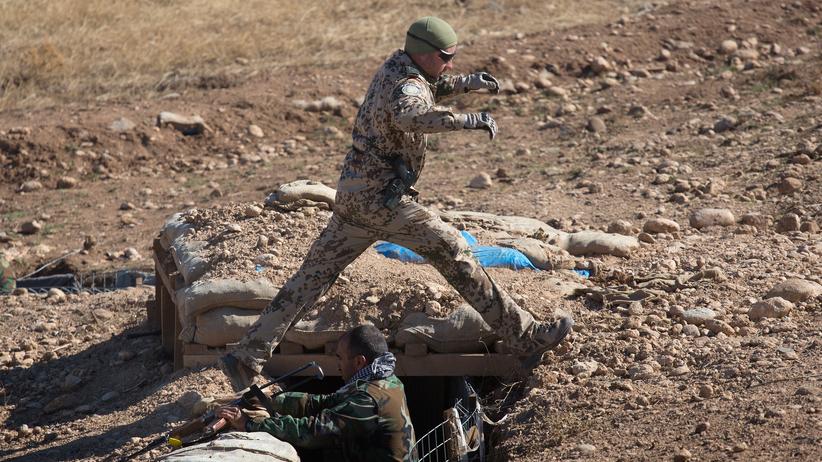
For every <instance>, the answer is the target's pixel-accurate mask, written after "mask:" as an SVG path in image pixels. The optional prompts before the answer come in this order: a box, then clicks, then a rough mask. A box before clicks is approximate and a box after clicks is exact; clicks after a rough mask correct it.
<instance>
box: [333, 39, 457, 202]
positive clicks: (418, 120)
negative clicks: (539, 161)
mask: <svg viewBox="0 0 822 462" xmlns="http://www.w3.org/2000/svg"><path fill="white" fill-rule="evenodd" d="M466 81H467V79H466V77H465V76H462V75H453V76H448V75H445V76H442V77H440V79H439V80H438V81H437V82H435V83H431V82H429V81H428V80H427V79H426V77H425V75H424V74H423V72H422V71H421V70H420V69H419V68H417V67H416V65H415V64H414V62H413V61H412V60H411V58H410V57H409V56H408V55H407V54H406V53H405V52H404V51H402V50H398V51H396V52H395V53H394V54H392V55H391V56H390V57H389V58H388V59H387V60H386V61H385V63H383V65H382V66H381V67H380V68H379V70H377V73H376V75H375V76H374V79H373V80H372V81H371V84H370V86H369V87H368V92H367V93H366V95H365V99H364V101H363V103H362V105H361V106H360V109H359V112H358V113H357V118H356V120H355V121H354V128H353V131H352V145H353V147H354V149H353V150H352V151H351V152H349V153H348V156H346V159H345V162H344V164H343V168H342V173H341V174H340V181H339V183H338V185H337V191H338V194H337V203H338V204H341V205H342V209H343V210H345V209H346V208H347V207H348V206H355V205H357V203H358V202H362V201H363V200H369V199H370V200H372V201H373V199H374V198H376V197H377V196H378V195H379V193H380V192H381V191H382V190H383V189H384V188H385V186H386V184H388V182H389V181H390V180H391V179H392V178H394V177H395V173H394V171H393V170H392V168H391V166H390V164H389V162H387V161H385V160H388V159H392V158H395V157H400V158H402V160H404V161H405V163H406V165H408V167H410V168H411V170H412V171H413V172H414V173H415V174H416V177H417V178H419V174H420V172H421V171H422V168H423V166H424V165H425V145H426V139H427V134H428V133H438V132H445V131H455V130H461V129H462V128H463V123H464V119H463V116H461V115H460V114H456V113H454V112H452V111H451V110H450V109H448V108H444V107H440V106H437V105H436V104H437V103H438V102H439V101H441V100H442V99H443V98H445V97H447V96H450V95H453V94H457V93H463V92H465V91H467V90H466V87H465V82H466ZM383 159H385V160H383ZM375 202H378V201H375Z"/></svg>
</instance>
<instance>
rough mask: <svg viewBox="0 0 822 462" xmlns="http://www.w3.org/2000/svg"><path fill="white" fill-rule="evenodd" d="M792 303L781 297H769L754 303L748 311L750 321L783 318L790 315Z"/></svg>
mask: <svg viewBox="0 0 822 462" xmlns="http://www.w3.org/2000/svg"><path fill="white" fill-rule="evenodd" d="M792 309H793V303H791V302H789V301H788V300H785V299H784V298H782V297H771V298H767V299H765V300H762V301H759V302H756V303H754V304H753V305H752V306H751V309H750V310H749V311H748V317H749V318H750V319H751V321H754V322H756V321H759V320H761V319H765V318H783V317H785V316H787V315H788V314H790V312H791V310H792Z"/></svg>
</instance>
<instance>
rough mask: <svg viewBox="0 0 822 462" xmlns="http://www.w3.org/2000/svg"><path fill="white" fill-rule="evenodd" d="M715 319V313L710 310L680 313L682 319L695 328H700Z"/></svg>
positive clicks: (695, 309)
mask: <svg viewBox="0 0 822 462" xmlns="http://www.w3.org/2000/svg"><path fill="white" fill-rule="evenodd" d="M715 317H716V311H714V310H712V309H710V308H693V309H690V310H685V311H684V312H683V313H682V319H683V320H685V322H687V323H688V324H693V325H695V326H701V325H703V324H705V323H706V322H708V321H710V320H712V319H714V318H715Z"/></svg>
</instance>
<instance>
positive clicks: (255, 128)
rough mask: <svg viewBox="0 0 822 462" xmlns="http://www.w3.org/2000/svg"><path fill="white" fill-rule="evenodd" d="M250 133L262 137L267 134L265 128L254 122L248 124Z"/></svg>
mask: <svg viewBox="0 0 822 462" xmlns="http://www.w3.org/2000/svg"><path fill="white" fill-rule="evenodd" d="M248 134H249V135H251V136H253V137H255V138H262V137H264V136H265V133H263V129H262V128H260V127H259V126H258V125H254V124H251V125H249V126H248Z"/></svg>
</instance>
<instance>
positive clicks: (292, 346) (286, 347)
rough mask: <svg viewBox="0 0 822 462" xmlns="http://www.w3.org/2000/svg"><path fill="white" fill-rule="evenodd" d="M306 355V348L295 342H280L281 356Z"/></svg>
mask: <svg viewBox="0 0 822 462" xmlns="http://www.w3.org/2000/svg"><path fill="white" fill-rule="evenodd" d="M303 353H305V347H304V346H302V345H300V344H299V343H294V342H288V341H286V342H280V354H281V355H301V354H303Z"/></svg>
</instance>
